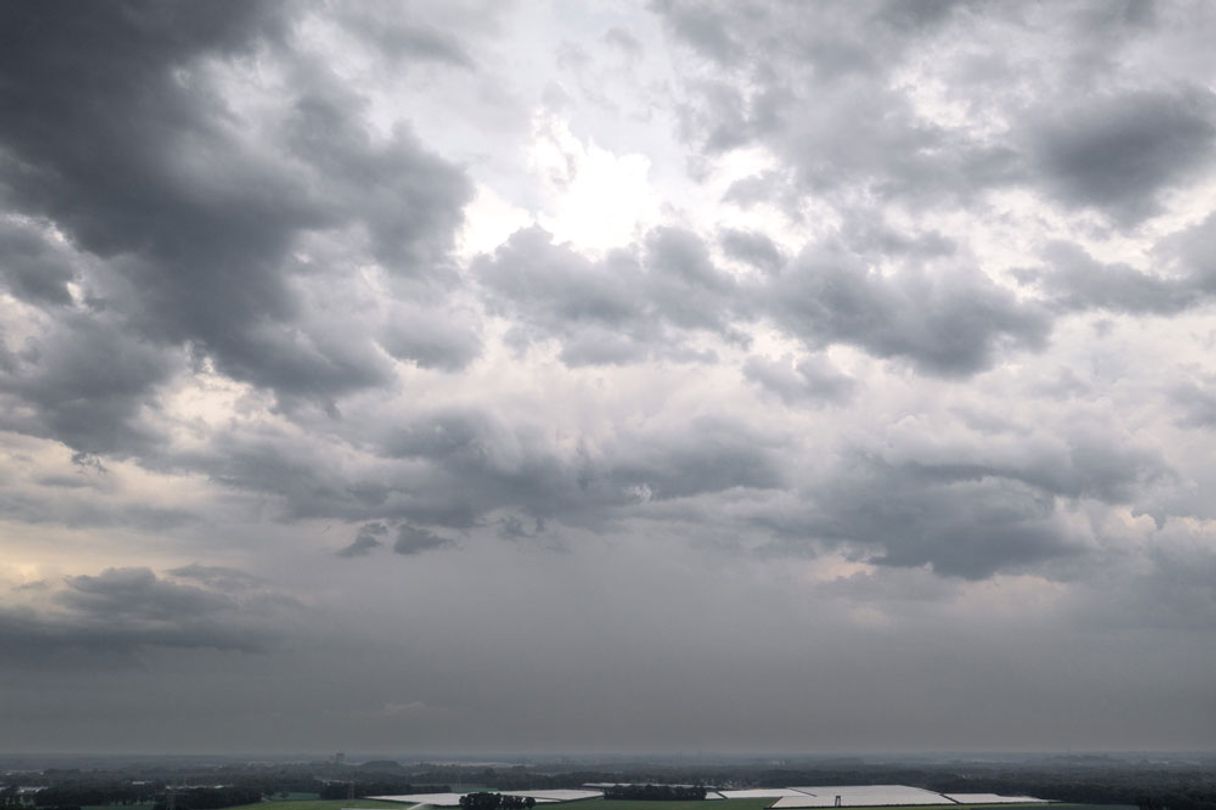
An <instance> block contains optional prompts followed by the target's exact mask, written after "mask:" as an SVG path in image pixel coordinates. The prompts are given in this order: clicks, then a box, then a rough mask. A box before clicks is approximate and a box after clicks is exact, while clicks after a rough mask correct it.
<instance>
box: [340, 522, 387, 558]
mask: <svg viewBox="0 0 1216 810" xmlns="http://www.w3.org/2000/svg"><path fill="white" fill-rule="evenodd" d="M386 534H388V527H387V526H385V525H384V524H383V523H366V524H364V525H363V526H362V527H360V528H359V532H358V533H357V534H356V535H355V539H354V540H353V541H351V544H350V545H349V546H345V547H343V548H342V549H340V550H339V551H338V552H337V553H338V556H339V557H345V558H347V559H350V558H351V557H366V556H367V555H368V554H370V553H371V552H373V551H375V550H376V549H378V548H380V547H381V546H383V545H384V541H383V540H381V539H380V538H382V537H384V536H385V535H386Z"/></svg>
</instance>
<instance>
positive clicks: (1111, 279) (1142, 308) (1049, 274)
mask: <svg viewBox="0 0 1216 810" xmlns="http://www.w3.org/2000/svg"><path fill="white" fill-rule="evenodd" d="M1045 258H1046V259H1047V261H1048V262H1049V266H1050V268H1051V269H1050V270H1048V271H1045V272H1043V273H1042V274H1039V275H1038V276H1037V277H1038V279H1039V281H1040V283H1041V284H1042V285H1043V286H1044V287H1045V288H1046V291H1047V293H1048V295H1049V296H1050V297H1051V300H1052V301H1053V302H1054V303H1056V304H1058V305H1060V306H1063V307H1065V308H1067V309H1078V310H1084V309H1106V310H1111V311H1115V312H1137V313H1154V314H1160V315H1168V314H1170V313H1174V312H1180V311H1181V310H1184V309H1187V308H1188V307H1191V306H1194V305H1195V304H1196V303H1197V302H1198V300H1199V290H1197V289H1195V287H1194V285H1192V284H1189V283H1188V282H1187V280H1186V279H1181V278H1168V277H1166V278H1163V277H1158V276H1152V275H1149V274H1147V273H1142V272H1140V271H1139V270H1136V269H1135V268H1133V267H1130V266H1129V265H1126V264H1103V263H1102V262H1099V261H1097V260H1096V259H1094V258H1093V257H1092V256H1090V255H1089V254H1088V253H1086V252H1085V251H1084V250H1083V249H1081V248H1080V247H1078V246H1076V245H1073V244H1068V243H1055V244H1053V245H1050V246H1048V248H1047V249H1046V250H1045ZM1034 275H1035V274H1032V275H1031V276H1030V277H1034Z"/></svg>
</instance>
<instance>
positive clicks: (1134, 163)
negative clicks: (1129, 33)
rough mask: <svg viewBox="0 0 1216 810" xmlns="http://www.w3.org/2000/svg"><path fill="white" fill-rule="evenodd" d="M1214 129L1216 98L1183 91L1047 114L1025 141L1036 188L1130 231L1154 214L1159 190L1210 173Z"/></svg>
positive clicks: (1110, 99) (1108, 99)
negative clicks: (1204, 171)
mask: <svg viewBox="0 0 1216 810" xmlns="http://www.w3.org/2000/svg"><path fill="white" fill-rule="evenodd" d="M1214 122H1216V97H1214V96H1213V95H1212V94H1211V93H1210V92H1208V91H1206V90H1202V89H1198V88H1181V89H1179V90H1178V91H1175V92H1147V91H1143V92H1127V93H1120V94H1114V95H1108V96H1105V97H1100V98H1097V99H1094V100H1090V101H1087V102H1086V103H1085V104H1084V105H1082V106H1079V107H1078V106H1075V105H1071V106H1069V107H1068V108H1066V109H1056V108H1054V107H1050V108H1048V109H1046V110H1044V111H1043V113H1041V114H1040V116H1039V120H1034V119H1032V120H1031V123H1030V124H1029V127H1028V130H1029V131H1028V133H1027V135H1028V139H1029V150H1030V153H1031V161H1032V163H1033V165H1034V171H1035V173H1036V175H1037V179H1038V182H1039V184H1040V185H1042V186H1044V187H1046V188H1047V189H1048V192H1049V193H1050V194H1051V195H1052V196H1054V197H1055V198H1056V199H1058V200H1060V201H1061V202H1063V203H1065V204H1066V205H1069V206H1077V207H1091V208H1096V209H1099V210H1102V211H1105V212H1106V213H1108V214H1109V215H1110V216H1111V217H1112V218H1113V219H1115V221H1117V222H1120V223H1126V224H1133V223H1136V222H1138V221H1140V220H1142V219H1144V218H1145V217H1148V216H1151V215H1152V214H1155V213H1157V210H1158V196H1159V194H1160V193H1161V192H1162V191H1163V190H1165V189H1167V188H1169V187H1171V186H1173V185H1175V184H1177V183H1178V182H1180V181H1186V180H1190V179H1193V178H1194V176H1195V171H1196V170H1197V169H1201V168H1203V167H1205V166H1207V165H1209V163H1210V160H1211V157H1212V154H1213V146H1214V145H1216V123H1214Z"/></svg>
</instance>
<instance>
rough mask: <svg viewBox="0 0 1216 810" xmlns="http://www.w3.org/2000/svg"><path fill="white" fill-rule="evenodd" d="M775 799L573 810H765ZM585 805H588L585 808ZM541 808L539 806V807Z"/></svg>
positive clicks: (608, 803)
mask: <svg viewBox="0 0 1216 810" xmlns="http://www.w3.org/2000/svg"><path fill="white" fill-rule="evenodd" d="M772 803H773V799H714V800H712V801H702V802H697V801H692V802H646V801H630V800H620V799H588V800H587V802H572V803H571V805H570V807H571V810H578V808H582V810H592V808H593V807H594V810H764V808H766V807H768V806H770V805H771V804H772ZM583 805H587V806H586V807H583ZM538 807H539V805H538Z"/></svg>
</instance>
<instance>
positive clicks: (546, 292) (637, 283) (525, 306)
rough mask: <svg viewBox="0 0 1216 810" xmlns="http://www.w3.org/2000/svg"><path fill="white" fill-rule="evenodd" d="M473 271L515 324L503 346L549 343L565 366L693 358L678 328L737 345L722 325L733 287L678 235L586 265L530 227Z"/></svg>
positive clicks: (665, 232) (691, 238) (728, 319)
mask: <svg viewBox="0 0 1216 810" xmlns="http://www.w3.org/2000/svg"><path fill="white" fill-rule="evenodd" d="M474 269H475V271H476V272H477V275H478V278H479V280H480V281H481V282H482V283H483V284H484V285H486V287H487V288H488V290H489V291H490V292H491V293H492V294H493V296H494V297H493V298H492V299H491V305H492V306H494V307H496V308H498V309H499V310H500V311H502V312H503V313H509V314H511V315H513V316H514V317H515V318H517V319H518V321H519V323H518V325H517V327H516V329H515V331H514V333H513V336H512V339H513V340H515V341H516V342H518V343H520V344H522V345H528V344H530V343H533V342H536V341H538V340H544V339H556V340H558V341H559V342H560V344H561V346H562V350H561V357H562V359H563V361H565V362H566V363H567V364H569V365H575V366H577V365H590V364H617V363H628V362H636V361H638V360H642V359H644V358H646V357H650V356H653V355H656V354H661V355H664V356H668V357H675V358H692V357H695V356H697V355H695V354H694V353H692V352H691V351H690V350H689V348H688V346H687V345H686V344H685V343H684V341H683V340H681V331H682V330H704V331H707V332H711V333H714V334H719V335H722V336H724V337H726V338H728V339H732V340H734V339H739V338H740V335H739V333H737V332H736V331H735V330H734V329H733V327H732V321H733V318H734V316H735V309H736V307H737V302H736V299H735V298H734V297H733V296H732V294H733V293H735V291H736V290H735V283H734V281H733V280H732V279H731V277H729V276H727V275H726V274H725V273H723V272H722V271H721V270H719V269H717V268H716V267H714V265H713V264H712V263H711V261H710V259H709V256H708V253H707V251H706V249H705V246H704V244H703V243H702V242H701V240H700V239H699V237H697V236H696V235H695V234H692V233H689V232H687V231H683V230H678V229H674V228H661V229H657V230H655V231H653V232H652V233H650V234H649V235H648V237H647V239H646V242H645V245H644V247H643V249H642V251H641V254H640V255H638V254H637V253H631V252H626V251H614V252H612V253H610V254H609V255H608V256H607V257H606V258H605V259H604V260H602V261H599V262H595V261H590V260H588V259H586V258H584V257H583V256H581V255H579V254H578V253H576V252H575V251H573V250H571V249H569V248H567V247H564V246H561V245H555V244H553V242H552V239H551V238H550V237H549V236H548V234H546V233H544V232H543V231H542V230H540V229H536V228H532V229H527V230H523V231H519V232H518V233H516V234H514V235H513V236H512V237H511V238H510V240H508V242H507V243H506V244H505V245H503V246H502V247H500V248H499V249H498V250H497V251H496V252H495V254H494V256H492V257H482V258H481V259H479V260H478V261H477V262H476V263H475V264H474Z"/></svg>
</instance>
